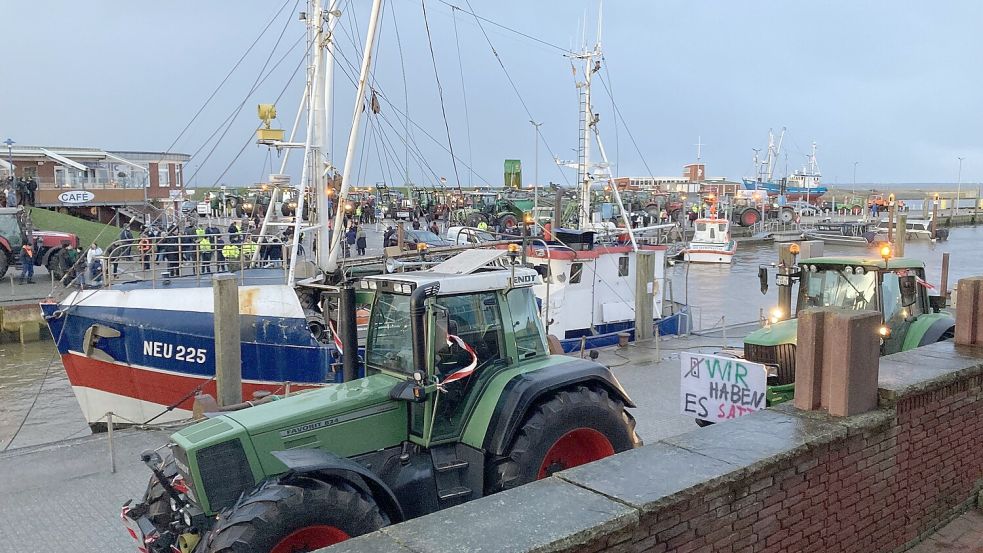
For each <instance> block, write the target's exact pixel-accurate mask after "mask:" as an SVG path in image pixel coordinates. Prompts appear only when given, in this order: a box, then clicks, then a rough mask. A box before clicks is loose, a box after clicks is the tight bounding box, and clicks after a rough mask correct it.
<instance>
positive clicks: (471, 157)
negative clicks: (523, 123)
mask: <svg viewBox="0 0 983 553" xmlns="http://www.w3.org/2000/svg"><path fill="white" fill-rule="evenodd" d="M451 19H453V21H454V44H456V45H457V69H458V71H459V72H460V73H461V98H462V99H463V100H464V126H465V128H466V129H467V137H468V163H469V164H470V165H474V153H473V150H472V148H471V117H470V115H469V114H468V90H467V88H465V86H464V64H463V63H462V62H461V38H460V36H459V35H458V34H457V8H456V7H451ZM538 130H539V129H537V132H538ZM469 169H470V168H469ZM468 186H469V187H473V186H474V171H473V170H469V171H468ZM537 186H538V183H537Z"/></svg>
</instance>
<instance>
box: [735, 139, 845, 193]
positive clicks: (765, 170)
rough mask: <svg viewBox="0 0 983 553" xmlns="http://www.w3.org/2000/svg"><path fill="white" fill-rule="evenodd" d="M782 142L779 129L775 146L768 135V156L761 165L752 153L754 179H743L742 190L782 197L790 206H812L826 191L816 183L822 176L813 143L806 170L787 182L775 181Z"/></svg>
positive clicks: (789, 177) (802, 170) (785, 180)
mask: <svg viewBox="0 0 983 553" xmlns="http://www.w3.org/2000/svg"><path fill="white" fill-rule="evenodd" d="M784 139H785V129H784V128H782V134H781V135H780V136H779V138H778V142H777V143H776V142H775V135H774V133H772V131H771V130H769V131H768V155H767V156H766V157H765V159H764V161H761V160H760V159H759V158H758V153H757V150H755V154H754V166H755V170H756V172H757V175H756V176H755V178H753V179H747V178H745V179H743V182H744V188H745V189H747V190H761V191H764V192H765V193H767V194H768V195H769V196H784V198H785V199H786V200H788V201H790V202H791V201H805V202H807V203H810V202H814V201H815V200H817V199H818V198H819V197H820V196H822V195H823V194H825V193H826V192H827V191H828V189H827V188H826V187H825V186H823V185H821V184H820V182H819V179H820V177H821V176H822V174H821V173H820V171H819V164H818V163H817V161H816V143H815V142H813V143H812V151H811V152H810V154H809V158H808V159H809V161H808V165H807V166H806V167H803V168H802V169H799V170H797V171H795V172H794V173H792V174H791V175H789V176H788V178H787V179H781V180H775V178H774V174H775V165H776V163H777V162H778V159H779V155H780V154H781V151H782V143H783V142H784Z"/></svg>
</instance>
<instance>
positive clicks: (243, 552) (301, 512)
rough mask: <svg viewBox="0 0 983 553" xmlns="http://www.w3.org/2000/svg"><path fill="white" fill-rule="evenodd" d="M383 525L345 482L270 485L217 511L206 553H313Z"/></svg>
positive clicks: (375, 508)
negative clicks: (223, 509) (224, 509)
mask: <svg viewBox="0 0 983 553" xmlns="http://www.w3.org/2000/svg"><path fill="white" fill-rule="evenodd" d="M388 524H389V518H388V517H387V516H386V515H385V513H383V512H382V511H381V510H380V509H379V505H378V504H377V503H376V502H375V500H374V499H373V498H372V497H370V496H367V495H365V494H363V493H361V492H360V491H358V490H357V489H355V487H354V486H351V485H350V484H348V483H345V482H340V481H338V482H330V483H329V482H324V481H321V480H317V479H314V478H306V477H293V478H290V479H288V480H283V481H279V480H271V481H269V482H267V483H265V484H263V485H261V486H259V487H258V488H256V490H254V491H253V492H251V493H250V494H249V495H247V496H246V497H244V498H243V499H241V500H239V501H238V502H237V503H236V505H235V506H234V507H231V508H230V509H228V510H226V511H224V512H222V514H221V516H220V517H219V519H218V523H217V524H216V526H215V527H214V528H212V530H211V531H210V532H209V534H208V536H206V537H205V539H206V540H207V541H206V547H205V548H204V551H205V552H207V553H260V552H262V553H297V552H303V551H315V550H317V549H321V548H322V547H327V546H329V545H333V544H336V543H339V542H342V541H345V540H347V539H348V538H352V537H355V536H360V535H362V534H367V533H369V532H374V531H376V530H378V529H379V528H382V527H383V526H387V525H388Z"/></svg>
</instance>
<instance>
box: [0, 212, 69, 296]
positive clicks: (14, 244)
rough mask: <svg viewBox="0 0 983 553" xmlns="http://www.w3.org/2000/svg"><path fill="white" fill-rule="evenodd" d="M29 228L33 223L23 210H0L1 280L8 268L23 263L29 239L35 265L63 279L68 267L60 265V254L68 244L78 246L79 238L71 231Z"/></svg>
mask: <svg viewBox="0 0 983 553" xmlns="http://www.w3.org/2000/svg"><path fill="white" fill-rule="evenodd" d="M30 229H31V225H30V221H29V220H28V216H27V212H26V211H24V208H22V207H2V208H0V278H3V276H4V275H5V274H6V273H7V268H8V267H11V266H14V265H17V264H18V263H19V262H20V250H21V246H23V245H24V244H25V243H27V241H28V240H33V243H34V264H35V265H38V266H41V265H44V266H45V267H46V268H47V269H48V271H49V272H51V273H52V274H53V275H54V277H55V278H58V279H60V278H61V277H62V276H63V275H64V272H65V270H66V269H67V267H61V266H60V265H61V263H60V260H61V256H60V255H59V253H60V252H61V250H62V248H64V247H65V244H66V243H67V245H68V247H71V248H75V247H77V246H78V243H79V239H78V236H76V235H74V234H72V233H70V232H57V231H48V230H34V231H31V230H30Z"/></svg>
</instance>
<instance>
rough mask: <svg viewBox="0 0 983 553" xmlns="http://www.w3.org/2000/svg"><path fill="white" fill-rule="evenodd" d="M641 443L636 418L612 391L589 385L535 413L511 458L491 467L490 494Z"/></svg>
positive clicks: (562, 394)
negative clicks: (613, 395) (610, 393)
mask: <svg viewBox="0 0 983 553" xmlns="http://www.w3.org/2000/svg"><path fill="white" fill-rule="evenodd" d="M640 444H641V441H640V440H639V439H638V436H637V435H636V434H635V419H634V418H632V417H631V415H629V414H628V413H627V412H625V405H624V403H622V402H621V400H619V399H616V398H612V397H611V396H610V395H609V394H608V392H607V390H604V389H603V388H600V387H596V388H593V387H591V388H589V387H587V386H583V385H581V386H576V387H574V388H569V389H566V390H561V391H559V392H557V393H555V394H553V395H552V396H550V397H549V398H547V399H546V400H545V401H543V402H541V403H539V404H538V405H536V406H535V407H533V408H532V409H531V410H530V412H529V414H528V415H527V416H526V420H525V422H523V424H522V427H521V428H520V429H519V433H518V435H517V436H516V438H515V440H514V441H513V442H512V444H511V446H510V447H509V450H508V451H507V453H506V454H505V456H504V457H502V458H501V459H498V460H493V461H492V462H491V463H489V467H488V475H487V479H486V482H488V484H487V485H486V488H487V493H494V492H498V491H501V490H507V489H510V488H514V487H516V486H521V485H522V484H527V483H529V482H532V481H533V480H538V479H540V478H545V477H547V476H549V475H551V474H553V473H554V472H557V471H560V470H563V469H567V468H571V467H574V466H577V465H581V464H584V463H589V462H591V461H596V460H597V459H600V458H602V457H607V456H608V455H612V454H614V453H619V452H622V451H626V450H629V449H631V448H633V447H636V446H638V445H640Z"/></svg>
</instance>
